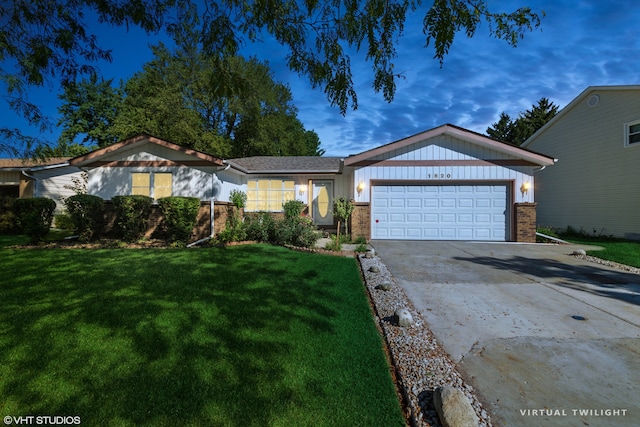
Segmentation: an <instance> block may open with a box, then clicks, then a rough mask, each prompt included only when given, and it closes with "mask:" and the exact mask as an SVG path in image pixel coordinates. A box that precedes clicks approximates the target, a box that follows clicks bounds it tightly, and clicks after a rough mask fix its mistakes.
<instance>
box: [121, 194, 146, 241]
mask: <svg viewBox="0 0 640 427" xmlns="http://www.w3.org/2000/svg"><path fill="white" fill-rule="evenodd" d="M111 201H112V202H113V206H114V209H115V212H116V224H117V226H118V229H119V231H120V233H121V235H122V238H123V239H124V240H126V241H128V242H134V241H136V240H138V239H140V238H141V237H142V236H144V233H145V232H146V231H147V226H148V224H149V215H150V214H151V203H152V202H153V199H152V198H151V197H148V196H114V197H113V198H112V199H111Z"/></svg>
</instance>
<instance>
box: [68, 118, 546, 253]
mask: <svg viewBox="0 0 640 427" xmlns="http://www.w3.org/2000/svg"><path fill="white" fill-rule="evenodd" d="M552 164H553V159H552V158H550V157H547V156H544V155H541V154H538V153H535V152H532V151H529V150H525V149H522V148H519V147H516V146H513V145H510V144H505V143H502V142H498V141H495V140H493V139H490V138H488V137H486V136H483V135H480V134H477V133H474V132H471V131H468V130H465V129H462V128H459V127H456V126H452V125H444V126H440V127H438V128H435V129H432V130H429V131H426V132H423V133H420V134H417V135H414V136H411V137H409V138H405V139H402V140H400V141H396V142H393V143H390V144H387V145H384V146H381V147H378V148H375V149H373V150H369V151H365V152H363V153H360V154H357V155H354V156H349V157H347V158H345V159H341V158H337V157H315V156H313V157H312V156H309V157H295V156H294V157H260V156H258V157H248V158H239V159H230V160H223V159H220V158H217V157H214V156H210V155H207V154H204V153H200V152H197V151H194V150H191V149H188V148H185V147H181V146H178V145H175V144H172V143H170V142H167V141H163V140H161V139H158V138H155V137H152V136H148V135H140V136H138V137H136V138H132V139H129V140H127V141H123V142H120V143H118V144H114V145H112V146H109V147H107V148H103V149H100V150H97V151H94V152H92V153H89V154H86V155H83V156H79V157H76V158H74V159H71V160H70V161H69V165H71V166H75V167H79V168H82V169H84V170H87V171H88V174H89V185H88V189H89V193H90V194H95V195H98V196H100V197H102V198H104V199H107V200H108V199H110V198H111V197H113V196H114V195H125V194H144V195H149V196H151V197H153V198H156V199H157V198H159V197H164V196H168V195H174V196H176V195H182V196H195V197H199V198H200V200H201V201H203V202H205V201H209V202H210V203H211V206H213V204H214V203H219V202H222V203H228V201H229V199H230V194H231V192H232V191H234V190H238V191H243V192H245V193H246V194H247V206H246V208H245V212H263V211H267V212H273V213H281V212H282V204H283V203H284V202H285V201H287V200H291V199H296V200H300V201H302V202H304V203H305V204H307V206H309V209H308V215H309V216H310V217H311V218H312V219H313V221H314V222H315V223H316V224H317V225H319V226H322V227H326V228H331V227H334V223H335V221H334V218H333V216H332V205H333V199H334V198H335V197H339V196H344V197H347V198H350V199H353V200H354V201H355V202H356V211H355V213H354V215H353V218H352V221H351V230H352V233H353V234H355V235H362V236H364V237H366V238H372V239H398V240H496V241H509V240H517V241H532V240H535V204H534V203H533V201H534V198H533V188H534V182H533V181H534V176H533V174H534V172H535V171H536V170H537V169H540V168H541V167H545V166H550V165H552ZM212 212H213V210H212ZM211 220H212V222H213V221H214V218H213V217H212V219H211ZM219 222H220V221H218V226H219ZM218 226H216V227H218ZM212 229H213V228H212Z"/></svg>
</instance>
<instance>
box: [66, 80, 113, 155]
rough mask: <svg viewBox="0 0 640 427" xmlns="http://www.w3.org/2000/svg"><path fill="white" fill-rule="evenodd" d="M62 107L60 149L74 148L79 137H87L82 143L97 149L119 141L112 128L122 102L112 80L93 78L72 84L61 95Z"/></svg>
mask: <svg viewBox="0 0 640 427" xmlns="http://www.w3.org/2000/svg"><path fill="white" fill-rule="evenodd" d="M59 98H60V100H62V101H63V104H62V105H61V106H60V107H59V108H58V112H59V113H60V114H62V118H61V119H60V120H59V121H58V126H62V133H61V134H60V138H59V139H58V146H63V147H64V146H71V145H73V144H74V142H75V139H76V137H77V136H78V135H84V137H83V138H82V141H81V144H86V143H91V145H97V146H98V147H106V146H107V145H110V144H113V143H115V142H118V138H117V136H116V135H114V134H113V132H111V127H112V126H113V123H114V121H115V119H116V116H117V114H118V110H119V107H120V104H121V103H122V92H121V90H119V89H117V88H114V87H113V86H112V80H104V79H102V78H101V79H100V80H99V81H98V77H97V76H96V75H92V76H91V77H90V78H89V79H88V80H86V79H85V80H82V81H81V82H79V83H75V82H70V83H69V84H68V85H66V86H65V87H64V91H63V93H62V94H61V95H59Z"/></svg>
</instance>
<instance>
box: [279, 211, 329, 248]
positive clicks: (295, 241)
mask: <svg viewBox="0 0 640 427" xmlns="http://www.w3.org/2000/svg"><path fill="white" fill-rule="evenodd" d="M319 238H320V233H319V232H318V229H317V227H316V226H315V225H314V224H313V222H312V221H311V219H309V218H306V217H301V216H297V217H294V218H287V219H284V220H281V221H278V222H277V224H276V236H275V242H273V243H274V244H277V245H292V246H298V247H302V248H310V247H312V246H313V245H315V244H316V242H317V241H318V239H319Z"/></svg>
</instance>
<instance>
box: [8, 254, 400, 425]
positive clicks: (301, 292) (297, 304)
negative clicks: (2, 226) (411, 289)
mask: <svg viewBox="0 0 640 427" xmlns="http://www.w3.org/2000/svg"><path fill="white" fill-rule="evenodd" d="M0 251H1V252H0V253H1V255H2V258H1V260H0V270H1V271H2V280H1V281H0V300H1V301H2V309H1V310H0V416H2V417H3V418H4V417H6V416H14V417H19V416H29V415H50V416H78V417H80V419H81V422H82V425H86V426H106V425H112V426H165V425H166V426H176V425H184V426H187V425H192V426H199V425H215V426H293V425H295V426H304V425H313V426H354V425H358V426H380V425H384V426H394V425H397V426H401V425H403V424H404V419H403V416H402V412H401V409H400V406H399V403H398V399H397V396H396V394H395V390H394V386H393V383H392V380H391V376H390V373H389V368H388V366H387V363H386V360H385V357H384V353H383V350H382V341H381V338H380V336H379V335H378V332H377V330H376V328H375V324H374V322H373V320H372V315H371V310H370V308H369V305H368V301H367V298H366V295H365V291H364V287H363V285H362V283H361V279H360V276H359V272H358V269H357V265H356V262H355V260H353V259H349V258H340V257H331V256H322V255H315V254H304V253H297V252H293V251H290V250H287V249H283V248H279V247H272V246H268V245H250V246H238V247H230V248H209V249H196V250H189V249H179V250H171V249H167V250H153V249H141V250H132V249H100V250H80V249H6V248H5V249H1V250H0Z"/></svg>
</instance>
